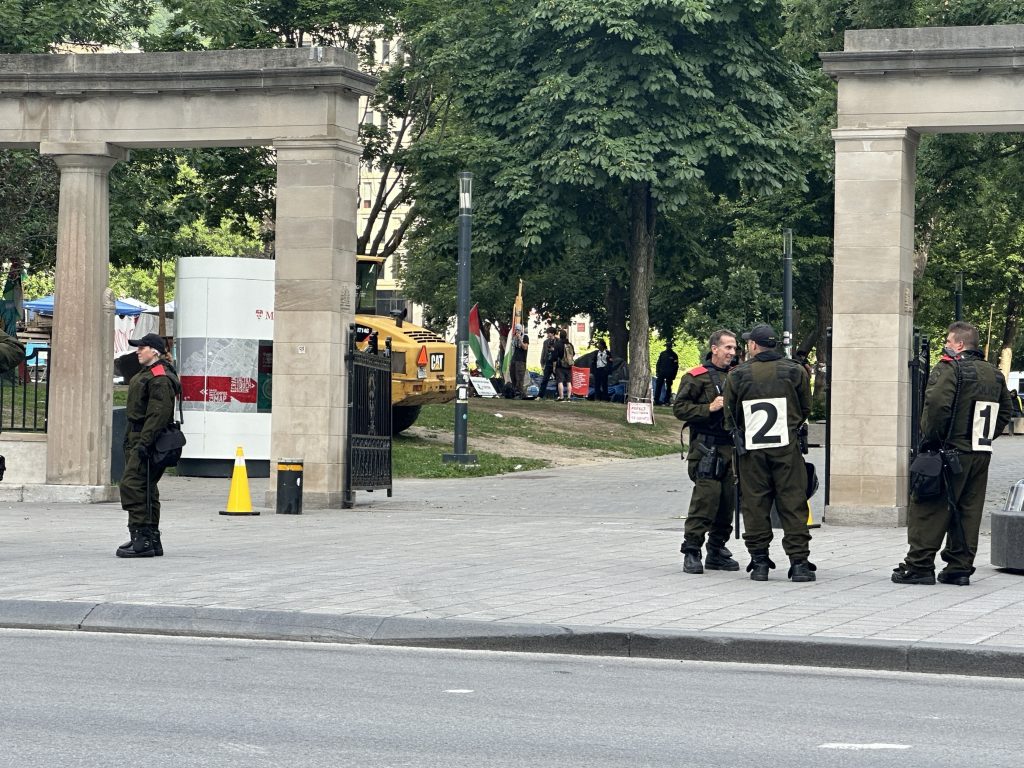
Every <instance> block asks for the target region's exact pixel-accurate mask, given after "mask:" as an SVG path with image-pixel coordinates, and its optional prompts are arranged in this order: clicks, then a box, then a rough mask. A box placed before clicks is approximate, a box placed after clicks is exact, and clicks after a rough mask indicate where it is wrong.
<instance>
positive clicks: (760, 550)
mask: <svg viewBox="0 0 1024 768" xmlns="http://www.w3.org/2000/svg"><path fill="white" fill-rule="evenodd" d="M743 340H744V341H746V342H747V360H746V362H744V363H742V364H741V365H739V366H738V367H737V368H736V369H735V370H734V371H733V372H732V373H731V374H729V378H728V380H727V381H726V383H725V393H724V396H725V407H724V410H725V426H726V428H727V429H729V430H731V431H733V432H734V433H735V437H736V438H737V440H736V445H737V446H742V448H743V449H744V453H743V455H742V456H741V457H740V459H739V461H738V462H737V464H738V467H739V485H740V489H741V491H742V496H741V501H740V509H741V512H742V514H743V528H744V531H743V541H744V543H745V544H746V546H747V551H748V552H749V553H750V564H749V565H748V566H747V571H748V572H749V573H750V578H751V579H753V580H754V581H767V580H768V572H769V570H771V569H772V568H774V567H775V563H773V562H772V560H771V558H770V557H769V554H768V546H769V544H771V541H772V524H771V509H772V504H773V503H774V504H775V507H776V509H777V510H778V513H779V519H780V520H781V522H782V530H783V536H782V548H783V550H785V552H786V555H788V556H789V561H790V568H789V574H788V575H789V578H791V579H792V580H793V581H805V582H806V581H814V580H815V578H816V577H815V575H814V572H815V571H816V570H817V569H816V567H815V566H814V564H813V563H811V562H810V561H809V560H808V558H809V557H810V542H811V534H810V532H809V531H808V530H807V468H806V465H805V464H804V457H803V455H802V454H801V452H800V445H799V441H798V440H797V430H798V429H799V428H800V425H801V424H803V423H804V422H805V421H806V420H807V417H808V416H809V415H810V413H811V384H810V379H809V378H808V376H807V371H806V369H805V368H804V367H803V366H802V365H800V364H799V363H797V362H795V361H793V360H790V359H789V358H787V357H785V356H784V355H783V354H782V352H780V351H779V350H778V349H777V346H778V338H777V337H776V335H775V330H774V329H773V328H772V327H771V326H770V325H765V324H761V325H755V326H754V327H753V328H752V329H751V330H750V332H749V333H744V334H743Z"/></svg>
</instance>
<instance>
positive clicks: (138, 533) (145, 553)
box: [114, 528, 156, 557]
mask: <svg viewBox="0 0 1024 768" xmlns="http://www.w3.org/2000/svg"><path fill="white" fill-rule="evenodd" d="M128 545H129V546H128V547H126V548H121V547H118V548H117V552H115V553H114V554H116V555H117V556H118V557H153V556H154V555H156V552H155V551H153V538H152V535H151V534H150V531H149V529H148V528H137V529H135V530H134V531H132V540H131V541H130V542H128Z"/></svg>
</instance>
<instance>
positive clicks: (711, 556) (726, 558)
mask: <svg viewBox="0 0 1024 768" xmlns="http://www.w3.org/2000/svg"><path fill="white" fill-rule="evenodd" d="M704 567H705V568H707V569H708V570H709V571H738V570H739V569H740V564H739V563H737V562H736V561H735V560H733V558H732V552H730V551H729V550H728V549H726V548H725V546H723V545H719V544H712V543H711V542H710V541H709V542H708V556H707V557H705V558H704Z"/></svg>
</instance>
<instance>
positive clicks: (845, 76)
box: [821, 25, 1024, 526]
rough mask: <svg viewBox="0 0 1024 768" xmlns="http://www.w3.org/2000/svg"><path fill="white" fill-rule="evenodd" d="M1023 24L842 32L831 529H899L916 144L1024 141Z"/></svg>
mask: <svg viewBox="0 0 1024 768" xmlns="http://www.w3.org/2000/svg"><path fill="white" fill-rule="evenodd" d="M1021 51H1024V25H1011V26H991V27H932V28H922V29H885V30H859V31H848V32H847V33H846V39H845V44H844V50H843V51H842V52H834V53H823V54H821V58H822V61H823V63H824V69H825V71H826V72H827V73H828V74H829V75H831V76H832V78H833V79H835V80H836V81H837V82H838V85H839V109H838V125H837V128H836V129H835V130H834V131H833V132H832V135H833V138H834V139H835V143H836V166H835V185H836V187H835V198H836V199H835V244H834V247H835V273H834V275H835V276H834V281H835V282H834V303H833V313H834V315H833V328H834V330H833V354H832V414H831V419H832V430H831V431H832V435H833V437H832V461H831V466H830V475H831V499H830V501H831V504H830V506H829V509H828V513H827V514H828V518H827V519H828V520H829V522H830V523H848V524H868V525H892V526H896V525H905V524H906V513H907V465H908V458H909V452H910V447H911V442H912V439H913V436H912V435H911V434H910V385H909V374H910V370H909V366H908V363H909V359H910V346H911V335H912V333H913V323H914V318H913V309H914V267H913V255H914V182H915V156H916V150H917V144H918V137H919V136H920V135H921V134H922V133H950V132H992V133H994V132H1002V131H1020V130H1022V129H1024V55H1022V53H1021Z"/></svg>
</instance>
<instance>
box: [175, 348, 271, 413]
mask: <svg viewBox="0 0 1024 768" xmlns="http://www.w3.org/2000/svg"><path fill="white" fill-rule="evenodd" d="M178 344H179V346H178V350H179V359H180V360H181V389H182V400H183V401H184V403H185V404H186V407H189V408H190V409H192V410H204V411H220V412H227V413H257V388H258V377H259V373H258V353H259V341H258V340H256V339H194V338H193V339H179V340H178Z"/></svg>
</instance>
